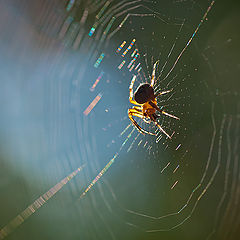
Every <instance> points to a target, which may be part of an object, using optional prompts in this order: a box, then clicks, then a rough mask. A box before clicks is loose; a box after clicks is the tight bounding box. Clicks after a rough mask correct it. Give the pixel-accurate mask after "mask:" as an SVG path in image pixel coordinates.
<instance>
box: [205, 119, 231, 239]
mask: <svg viewBox="0 0 240 240" xmlns="http://www.w3.org/2000/svg"><path fill="white" fill-rule="evenodd" d="M231 124H232V117H230V119H229V122H228V127H227V136H226V138H227V151H228V154H227V162H226V169H225V178H224V189H223V194H222V197H221V199H220V201H219V203H218V206H217V210H216V214H215V219H214V227H213V230H212V232H211V233H210V234H209V235H208V237H207V239H210V238H211V237H212V235H213V234H214V233H215V232H216V227H217V223H218V220H219V215H220V210H221V207H222V205H223V203H224V200H225V198H226V196H227V187H228V181H229V174H230V171H229V168H230V162H231V158H232V156H231V141H230V129H231Z"/></svg>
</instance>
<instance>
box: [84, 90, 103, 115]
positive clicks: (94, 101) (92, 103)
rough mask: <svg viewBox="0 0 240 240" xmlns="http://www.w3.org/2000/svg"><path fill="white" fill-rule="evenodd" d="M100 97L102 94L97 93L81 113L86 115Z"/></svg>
mask: <svg viewBox="0 0 240 240" xmlns="http://www.w3.org/2000/svg"><path fill="white" fill-rule="evenodd" d="M101 98H102V94H101V93H99V94H98V95H97V96H96V97H95V98H94V99H93V101H92V102H91V103H90V104H89V106H88V107H87V108H86V110H85V111H84V112H83V114H84V115H85V116H87V115H88V114H89V113H90V112H91V111H92V110H93V108H94V107H95V106H96V105H97V103H98V102H99V101H100V99H101Z"/></svg>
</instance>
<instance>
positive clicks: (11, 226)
mask: <svg viewBox="0 0 240 240" xmlns="http://www.w3.org/2000/svg"><path fill="white" fill-rule="evenodd" d="M84 166H85V165H83V166H81V167H79V168H78V169H77V170H75V171H73V172H72V173H71V174H69V175H68V176H67V177H65V178H64V179H62V180H61V181H60V182H59V183H57V184H56V185H55V186H54V187H52V188H51V189H50V190H48V191H47V192H46V193H44V194H43V195H42V196H40V197H39V198H38V199H37V200H35V201H34V202H33V203H32V204H31V205H29V206H28V207H27V208H26V209H25V210H23V211H22V212H21V213H20V214H19V215H17V216H16V217H15V218H14V219H13V220H12V221H10V222H9V223H8V224H7V225H6V226H5V227H3V228H2V229H1V230H0V239H4V238H5V237H7V236H8V235H9V234H10V233H11V232H13V231H14V230H15V229H16V228H17V227H19V226H20V225H21V224H22V223H23V222H24V221H25V220H27V219H28V218H29V217H30V216H31V215H32V214H34V213H35V212H36V211H37V210H38V209H39V208H40V207H42V206H43V205H44V204H45V203H46V202H47V201H48V200H49V199H50V198H52V197H53V196H54V195H55V194H56V193H57V192H58V191H59V190H61V189H62V187H63V186H64V185H65V184H67V183H68V182H69V181H70V180H71V179H72V178H73V177H75V176H76V175H77V174H78V173H79V172H80V171H81V170H82V169H83V168H84Z"/></svg>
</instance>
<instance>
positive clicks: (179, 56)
mask: <svg viewBox="0 0 240 240" xmlns="http://www.w3.org/2000/svg"><path fill="white" fill-rule="evenodd" d="M214 3H215V0H213V1H212V2H211V4H210V6H209V7H208V9H207V11H206V12H205V13H204V15H203V17H202V19H201V21H200V23H199V24H198V26H197V28H196V29H195V31H194V33H193V34H192V36H191V38H190V39H189V40H188V42H187V44H186V46H185V47H184V48H183V49H182V51H181V52H180V54H179V55H178V57H177V59H176V61H175V62H174V64H173V66H172V68H171V69H170V71H169V72H168V73H167V75H166V76H165V77H164V79H163V80H162V81H164V80H165V79H166V78H168V76H169V75H170V74H171V72H172V71H173V69H174V68H175V66H176V65H177V63H178V61H179V59H180V58H181V56H182V55H183V53H184V52H185V51H186V49H187V47H188V46H189V44H190V43H191V42H192V40H193V38H194V37H195V35H196V34H197V32H198V30H199V28H200V27H201V25H202V24H203V22H204V21H205V20H206V18H207V15H208V13H209V11H210V10H211V9H212V6H213V4H214Z"/></svg>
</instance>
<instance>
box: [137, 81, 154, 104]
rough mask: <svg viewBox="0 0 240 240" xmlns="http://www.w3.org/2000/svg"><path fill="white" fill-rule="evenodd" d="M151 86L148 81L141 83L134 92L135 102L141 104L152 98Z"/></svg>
mask: <svg viewBox="0 0 240 240" xmlns="http://www.w3.org/2000/svg"><path fill="white" fill-rule="evenodd" d="M154 98H155V96H154V90H153V87H152V86H150V85H149V84H148V83H145V84H141V85H140V86H139V87H138V88H137V90H136V92H135V93H134V99H135V101H136V102H137V103H140V104H143V103H146V102H148V101H150V100H154Z"/></svg>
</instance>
